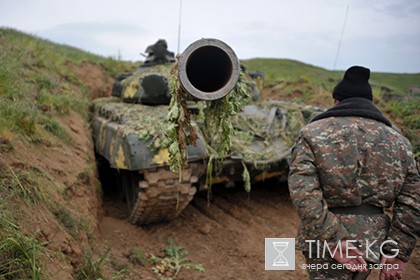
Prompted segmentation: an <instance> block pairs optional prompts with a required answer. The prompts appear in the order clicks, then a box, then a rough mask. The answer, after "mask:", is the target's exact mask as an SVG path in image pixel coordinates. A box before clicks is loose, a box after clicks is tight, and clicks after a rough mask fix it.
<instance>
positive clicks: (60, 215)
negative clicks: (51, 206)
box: [55, 206, 79, 238]
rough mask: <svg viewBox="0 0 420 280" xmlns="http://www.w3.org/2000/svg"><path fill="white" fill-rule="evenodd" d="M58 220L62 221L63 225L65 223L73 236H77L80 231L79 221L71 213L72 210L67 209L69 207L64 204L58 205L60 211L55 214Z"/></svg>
mask: <svg viewBox="0 0 420 280" xmlns="http://www.w3.org/2000/svg"><path fill="white" fill-rule="evenodd" d="M55 216H56V218H57V220H58V221H59V222H60V224H61V225H63V226H64V227H65V228H66V230H67V232H68V233H69V234H70V235H71V236H72V237H74V238H75V237H76V236H77V233H78V231H79V229H78V228H79V226H78V223H77V222H76V221H75V219H74V218H73V217H72V215H71V214H70V211H69V210H67V208H65V207H63V206H59V207H58V211H57V213H56V214H55Z"/></svg>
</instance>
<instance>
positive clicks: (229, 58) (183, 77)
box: [178, 38, 241, 100]
mask: <svg viewBox="0 0 420 280" xmlns="http://www.w3.org/2000/svg"><path fill="white" fill-rule="evenodd" d="M240 71H241V69H240V63H239V59H238V57H237V56H236V54H235V52H234V51H233V50H232V48H231V47H230V46H229V45H227V44H226V43H224V42H222V41H220V40H217V39H208V38H205V39H200V40H198V41H195V42H194V43H192V44H191V45H189V46H188V47H187V48H186V49H185V51H184V52H183V53H182V54H181V56H180V58H179V62H178V76H179V82H180V84H181V86H182V88H183V89H184V90H185V91H186V92H188V93H189V94H191V95H192V96H194V97H196V98H198V99H202V100H216V99H219V98H222V97H224V96H225V95H226V94H228V93H229V92H231V91H232V90H233V89H234V87H235V85H236V83H237V82H238V79H239V75H240Z"/></svg>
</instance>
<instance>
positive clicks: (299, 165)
mask: <svg viewBox="0 0 420 280" xmlns="http://www.w3.org/2000/svg"><path fill="white" fill-rule="evenodd" d="M372 106H373V105H372ZM327 112H328V111H327ZM288 182H289V190H290V195H291V198H292V201H293V203H294V205H295V207H296V209H297V212H298V215H299V216H300V218H301V220H302V223H301V225H300V227H299V229H298V237H297V245H298V249H300V250H303V251H307V250H308V246H307V243H305V240H320V241H321V242H323V240H326V241H327V242H328V244H330V245H331V246H330V248H335V246H336V244H337V242H338V240H349V239H351V240H353V239H355V238H356V239H357V240H358V241H360V243H363V242H364V241H363V240H362V239H365V238H366V239H369V238H370V239H371V242H373V241H374V240H373V239H378V242H377V243H378V244H376V245H375V246H374V247H375V248H376V250H377V251H379V245H380V244H379V243H380V242H381V241H383V240H385V239H390V240H394V241H395V242H396V243H397V244H398V245H397V246H394V247H392V246H391V245H393V244H391V243H387V245H386V246H384V249H385V251H388V252H393V251H391V250H392V249H398V250H399V254H398V257H399V258H400V259H402V260H404V261H407V260H408V258H409V256H410V254H411V252H412V250H413V249H414V247H415V243H416V235H418V234H419V227H420V200H419V195H420V177H419V173H418V169H417V165H416V162H415V160H414V158H413V154H412V148H411V145H410V143H409V141H408V140H407V139H406V138H404V137H403V136H402V135H401V134H400V133H398V132H397V131H396V130H394V129H393V128H391V127H389V126H388V125H386V124H384V123H383V122H380V121H377V120H374V119H372V118H365V117H358V116H338V117H327V118H322V119H320V120H317V121H315V122H312V123H310V124H308V125H307V126H305V127H304V128H303V129H302V130H301V133H300V136H299V138H298V140H297V142H296V144H295V147H294V148H293V152H292V161H291V166H290V173H289V178H288ZM361 203H367V204H371V205H374V206H378V207H382V208H389V207H391V206H392V205H393V203H394V207H393V220H392V223H390V220H389V218H388V217H387V216H386V215H376V216H377V217H374V216H364V215H363V216H361V215H359V216H356V215H335V214H333V213H332V212H331V211H329V210H328V208H329V207H330V208H331V207H344V206H358V205H360V204H361ZM362 251H363V249H362ZM389 255H392V254H391V253H389ZM368 259H370V260H371V261H373V262H378V260H379V258H378V257H372V258H368Z"/></svg>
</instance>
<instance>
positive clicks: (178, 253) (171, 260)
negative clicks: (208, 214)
mask: <svg viewBox="0 0 420 280" xmlns="http://www.w3.org/2000/svg"><path fill="white" fill-rule="evenodd" d="M167 242H168V247H167V248H165V249H164V253H165V257H163V258H161V257H156V256H153V255H152V257H151V261H152V263H153V267H152V270H153V272H154V273H155V274H156V276H157V277H158V278H159V279H161V280H173V279H175V278H176V277H177V276H178V274H179V272H180V271H181V269H194V270H198V271H201V272H204V271H205V268H204V266H203V265H202V264H191V263H190V259H188V258H187V257H186V256H187V255H188V251H186V250H184V248H183V247H181V246H177V245H176V244H175V242H174V241H173V240H172V238H170V237H169V238H168V239H167Z"/></svg>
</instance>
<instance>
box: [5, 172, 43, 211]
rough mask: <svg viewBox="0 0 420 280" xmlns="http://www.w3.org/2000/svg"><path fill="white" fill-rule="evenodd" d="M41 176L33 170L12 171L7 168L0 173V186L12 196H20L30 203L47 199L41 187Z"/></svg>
mask: <svg viewBox="0 0 420 280" xmlns="http://www.w3.org/2000/svg"><path fill="white" fill-rule="evenodd" d="M40 179H42V177H40V176H39V174H36V173H35V172H33V171H27V170H19V171H14V170H13V169H12V168H9V170H7V171H3V172H1V173H0V188H2V189H4V190H7V191H8V192H9V194H10V195H11V196H12V197H17V198H21V199H22V200H23V201H26V202H28V203H30V204H37V203H40V202H46V201H47V194H46V193H45V191H44V190H42V189H41V187H40V184H39V180H40Z"/></svg>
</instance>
